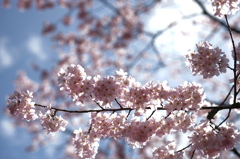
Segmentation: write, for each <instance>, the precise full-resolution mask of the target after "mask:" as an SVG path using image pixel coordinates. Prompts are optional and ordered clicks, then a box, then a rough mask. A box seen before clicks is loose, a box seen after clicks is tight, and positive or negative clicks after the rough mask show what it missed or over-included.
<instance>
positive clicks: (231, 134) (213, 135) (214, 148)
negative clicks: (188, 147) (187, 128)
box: [189, 120, 240, 159]
mask: <svg viewBox="0 0 240 159" xmlns="http://www.w3.org/2000/svg"><path fill="white" fill-rule="evenodd" d="M189 138H190V140H191V143H192V144H193V145H192V148H193V149H196V150H198V151H200V153H201V154H202V156H205V157H206V158H211V159H213V158H217V157H218V156H219V155H220V152H221V151H223V150H231V149H232V148H234V146H235V145H236V144H237V143H238V142H239V141H240V133H239V132H238V130H237V128H236V127H235V126H234V125H233V124H232V123H229V124H226V125H223V126H221V127H220V128H219V129H216V130H213V128H212V127H211V126H210V123H209V121H206V120H205V121H201V123H200V124H199V125H197V126H196V127H195V129H194V131H193V134H192V135H191V136H190V137H189Z"/></svg>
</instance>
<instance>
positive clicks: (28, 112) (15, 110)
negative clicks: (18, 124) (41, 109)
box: [7, 90, 38, 121]
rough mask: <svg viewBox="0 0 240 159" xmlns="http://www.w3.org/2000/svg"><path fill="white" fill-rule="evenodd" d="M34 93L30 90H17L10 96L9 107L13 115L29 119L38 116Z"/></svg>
mask: <svg viewBox="0 0 240 159" xmlns="http://www.w3.org/2000/svg"><path fill="white" fill-rule="evenodd" d="M32 98H33V93H32V92H30V91H28V90H27V91H22V92H18V91H15V92H14V93H13V94H11V95H10V96H9V99H8V101H7V108H8V109H9V110H10V113H11V114H12V115H13V116H16V117H20V118H22V119H26V120H27V121H31V120H35V119H37V118H38V116H37V114H35V106H34V104H35V103H34V102H32Z"/></svg>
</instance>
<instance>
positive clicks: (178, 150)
mask: <svg viewBox="0 0 240 159" xmlns="http://www.w3.org/2000/svg"><path fill="white" fill-rule="evenodd" d="M190 146H192V143H191V144H189V145H187V146H186V147H184V148H182V149H181V150H178V151H177V152H181V151H183V150H185V149H187V148H189V147H190Z"/></svg>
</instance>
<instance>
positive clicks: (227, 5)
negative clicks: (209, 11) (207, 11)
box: [210, 0, 240, 17]
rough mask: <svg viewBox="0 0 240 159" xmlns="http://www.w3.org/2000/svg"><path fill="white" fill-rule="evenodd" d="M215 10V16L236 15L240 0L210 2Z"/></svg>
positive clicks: (212, 0) (214, 0)
mask: <svg viewBox="0 0 240 159" xmlns="http://www.w3.org/2000/svg"><path fill="white" fill-rule="evenodd" d="M210 1H211V2H212V7H213V10H214V12H215V13H214V15H215V16H217V17H222V16H223V15H227V14H235V13H236V12H237V11H238V10H239V7H238V5H239V3H240V1H239V0H210Z"/></svg>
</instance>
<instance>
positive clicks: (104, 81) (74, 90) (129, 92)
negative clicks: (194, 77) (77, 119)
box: [58, 65, 205, 115]
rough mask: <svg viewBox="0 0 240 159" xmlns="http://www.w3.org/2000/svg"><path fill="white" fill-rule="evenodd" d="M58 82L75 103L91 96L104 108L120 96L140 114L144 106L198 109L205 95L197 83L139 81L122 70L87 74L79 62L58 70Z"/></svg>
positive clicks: (128, 106)
mask: <svg viewBox="0 0 240 159" xmlns="http://www.w3.org/2000/svg"><path fill="white" fill-rule="evenodd" d="M58 75H59V77H58V81H59V86H60V89H61V90H65V91H66V92H67V93H68V94H69V96H70V97H71V98H72V99H73V101H76V102H77V103H81V104H83V103H84V100H87V99H90V98H92V99H93V100H95V101H96V102H98V103H99V104H100V105H101V106H102V107H103V108H106V107H112V106H111V103H112V102H113V101H114V100H115V99H119V101H120V103H121V106H122V107H124V108H132V109H134V110H136V113H135V115H141V114H143V113H144V112H145V111H146V108H147V107H150V108H152V109H154V110H156V108H157V107H163V108H165V109H167V111H168V112H169V113H170V112H171V111H173V110H189V109H194V110H197V109H199V108H200V107H201V105H202V103H203V101H204V99H205V96H204V92H203V89H202V87H201V85H200V84H196V83H189V82H185V83H184V85H180V86H179V87H177V88H176V89H175V88H170V87H169V86H167V83H166V82H162V83H158V84H153V83H152V82H149V83H147V84H146V85H141V83H139V82H137V81H136V80H135V79H134V78H133V77H131V76H127V73H126V72H124V71H123V70H119V71H116V73H115V75H114V76H107V77H101V76H99V75H98V76H95V77H91V76H87V75H86V73H85V71H84V69H83V68H82V67H81V66H80V65H71V66H70V67H68V68H67V70H63V69H62V70H61V71H60V72H59V74H58Z"/></svg>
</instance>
